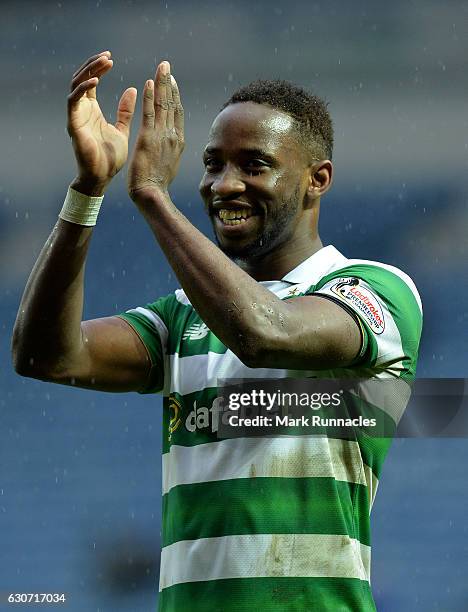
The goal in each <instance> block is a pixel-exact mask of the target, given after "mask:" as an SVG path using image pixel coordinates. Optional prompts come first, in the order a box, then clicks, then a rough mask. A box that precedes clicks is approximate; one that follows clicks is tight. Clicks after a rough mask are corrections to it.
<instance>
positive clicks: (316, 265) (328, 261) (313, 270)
mask: <svg viewBox="0 0 468 612" xmlns="http://www.w3.org/2000/svg"><path fill="white" fill-rule="evenodd" d="M338 262H339V263H341V264H343V265H344V264H345V262H346V257H345V256H344V255H342V254H341V253H340V252H339V251H338V249H335V247H334V246H332V245H331V244H330V245H328V246H326V247H322V248H321V249H320V250H319V251H316V252H315V253H314V254H313V255H311V256H310V257H308V258H307V259H306V260H304V261H303V262H302V263H300V264H299V265H298V266H296V267H295V268H294V269H293V270H291V271H290V272H288V273H287V274H286V275H285V276H283V278H282V279H281V280H282V281H286V282H288V283H291V284H298V283H304V282H308V283H310V284H311V285H314V284H316V283H317V282H318V281H319V280H320V279H321V278H323V277H324V276H326V275H327V274H329V273H330V272H331V271H332V270H334V269H336V265H337V263H338Z"/></svg>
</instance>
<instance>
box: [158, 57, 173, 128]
mask: <svg viewBox="0 0 468 612" xmlns="http://www.w3.org/2000/svg"><path fill="white" fill-rule="evenodd" d="M168 77H169V64H168V62H161V63H160V64H159V66H158V68H157V70H156V77H155V83H154V112H155V116H154V124H155V125H158V126H160V127H165V126H166V120H167V97H166V83H167V78H168Z"/></svg>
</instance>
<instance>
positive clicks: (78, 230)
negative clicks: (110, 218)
mask: <svg viewBox="0 0 468 612" xmlns="http://www.w3.org/2000/svg"><path fill="white" fill-rule="evenodd" d="M91 233H92V228H90V227H84V226H81V225H76V224H73V223H68V222H67V221H63V220H62V219H59V221H58V222H57V224H56V226H55V227H54V229H53V230H52V233H51V234H50V236H49V238H48V240H47V242H46V243H45V245H44V247H43V249H42V251H41V253H40V255H39V257H38V259H37V262H36V264H35V266H34V268H33V270H32V272H31V275H30V277H29V280H28V283H27V285H26V288H25V291H24V294H23V298H22V300H21V304H20V307H19V311H18V315H17V319H16V323H15V327H14V331H13V359H14V364H15V368H16V370H17V371H18V372H19V373H20V374H25V375H31V376H37V377H39V378H40V377H47V376H48V375H49V374H53V373H56V372H59V371H60V370H61V369H63V368H64V367H65V366H66V363H67V361H69V360H70V359H71V358H72V356H74V355H77V354H78V352H79V350H80V346H81V319H82V313H83V280H84V267H85V260H86V254H87V252H88V247H89V242H90V238H91Z"/></svg>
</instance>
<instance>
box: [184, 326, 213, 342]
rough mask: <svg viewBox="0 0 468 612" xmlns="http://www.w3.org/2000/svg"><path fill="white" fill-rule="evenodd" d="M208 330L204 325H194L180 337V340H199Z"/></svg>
mask: <svg viewBox="0 0 468 612" xmlns="http://www.w3.org/2000/svg"><path fill="white" fill-rule="evenodd" d="M209 331H210V330H209V329H208V327H207V326H206V325H205V324H204V323H194V324H193V325H191V326H190V327H189V328H188V330H187V331H186V332H185V333H184V335H183V336H182V340H201V339H202V338H204V337H205V336H207V335H208V332H209Z"/></svg>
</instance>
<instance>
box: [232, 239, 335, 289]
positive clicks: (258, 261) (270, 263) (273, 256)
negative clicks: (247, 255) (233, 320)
mask: <svg viewBox="0 0 468 612" xmlns="http://www.w3.org/2000/svg"><path fill="white" fill-rule="evenodd" d="M322 247H323V244H322V241H321V240H320V236H319V235H318V234H316V235H315V236H314V237H309V240H308V241H306V242H301V241H297V242H295V243H293V244H292V241H288V242H287V243H286V244H285V245H283V246H280V247H278V248H276V249H274V250H273V251H271V252H270V253H267V254H266V255H264V256H259V257H256V258H252V259H248V260H240V259H236V260H235V262H236V264H237V265H238V266H239V267H240V268H242V269H243V270H244V271H245V272H247V274H249V275H250V276H251V277H252V278H254V279H255V280H257V281H264V280H279V279H281V278H283V276H286V274H287V273H288V272H291V270H294V268H296V267H297V266H298V265H299V264H300V263H302V262H303V261H305V260H306V259H308V258H309V257H310V256H311V255H313V254H314V253H316V252H317V251H319V250H320V249H321V248H322Z"/></svg>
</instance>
